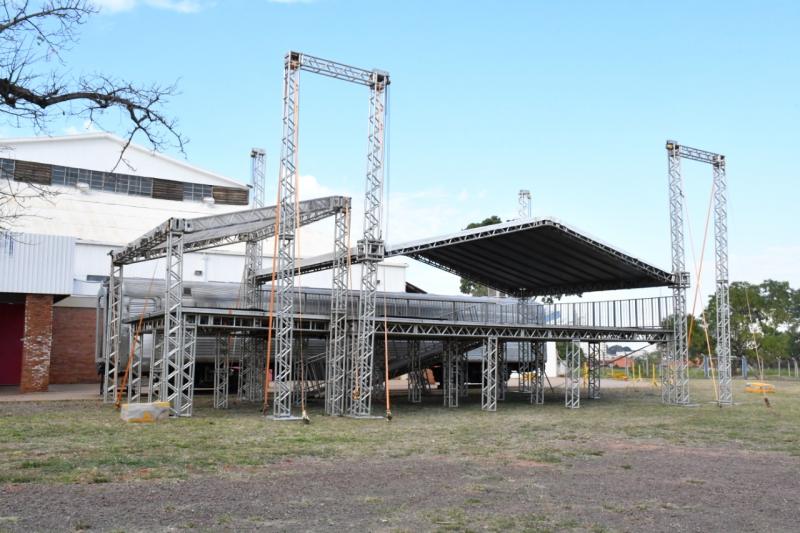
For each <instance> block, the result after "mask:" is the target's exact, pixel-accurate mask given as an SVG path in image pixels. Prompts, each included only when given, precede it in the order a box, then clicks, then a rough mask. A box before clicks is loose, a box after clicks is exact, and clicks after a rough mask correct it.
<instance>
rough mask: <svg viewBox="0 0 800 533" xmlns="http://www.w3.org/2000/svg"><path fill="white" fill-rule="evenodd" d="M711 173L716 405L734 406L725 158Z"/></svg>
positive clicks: (719, 156)
mask: <svg viewBox="0 0 800 533" xmlns="http://www.w3.org/2000/svg"><path fill="white" fill-rule="evenodd" d="M712 168H713V170H714V251H715V265H716V277H717V283H716V285H717V287H716V289H717V366H718V370H719V403H720V405H732V404H733V391H732V389H731V304H730V294H729V290H730V284H729V280H730V278H729V277H728V180H727V176H726V174H725V156H722V155H718V156H717V160H716V161H714V162H713V163H712Z"/></svg>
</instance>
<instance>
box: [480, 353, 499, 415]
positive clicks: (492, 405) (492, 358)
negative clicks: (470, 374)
mask: <svg viewBox="0 0 800 533" xmlns="http://www.w3.org/2000/svg"><path fill="white" fill-rule="evenodd" d="M498 351H499V341H498V338H497V337H486V340H485V341H484V345H483V359H481V409H483V410H484V411H497V371H498V364H497V363H498Z"/></svg>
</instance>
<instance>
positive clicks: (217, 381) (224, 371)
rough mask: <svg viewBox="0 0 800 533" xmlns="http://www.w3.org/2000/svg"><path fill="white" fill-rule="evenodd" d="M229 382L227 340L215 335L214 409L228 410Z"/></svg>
mask: <svg viewBox="0 0 800 533" xmlns="http://www.w3.org/2000/svg"><path fill="white" fill-rule="evenodd" d="M229 381H230V357H229V353H228V338H227V336H226V337H222V336H220V335H217V346H216V350H215V351H214V409H227V408H228V384H229Z"/></svg>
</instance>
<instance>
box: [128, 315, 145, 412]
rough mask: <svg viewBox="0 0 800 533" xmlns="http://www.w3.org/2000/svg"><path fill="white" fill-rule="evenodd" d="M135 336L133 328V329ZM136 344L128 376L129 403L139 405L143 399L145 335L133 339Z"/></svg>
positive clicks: (141, 334)
mask: <svg viewBox="0 0 800 533" xmlns="http://www.w3.org/2000/svg"><path fill="white" fill-rule="evenodd" d="M131 332H132V333H133V335H135V333H134V332H133V328H131ZM131 342H132V343H135V344H134V349H133V354H131V356H132V357H133V360H132V361H131V367H130V372H129V375H128V403H139V402H140V401H141V398H142V360H143V359H144V333H141V332H140V333H139V335H138V337H137V338H133V337H132V338H131Z"/></svg>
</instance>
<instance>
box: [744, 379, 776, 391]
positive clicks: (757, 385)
mask: <svg viewBox="0 0 800 533" xmlns="http://www.w3.org/2000/svg"><path fill="white" fill-rule="evenodd" d="M744 391H745V392H757V393H764V392H770V393H771V392H775V385H770V384H769V383H764V382H761V381H753V382H751V383H748V384H747V386H746V387H745V388H744Z"/></svg>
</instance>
